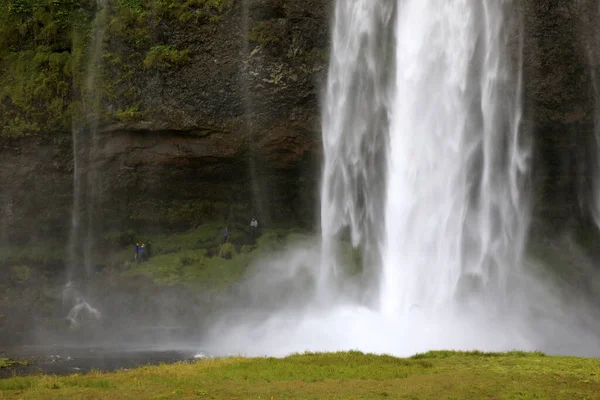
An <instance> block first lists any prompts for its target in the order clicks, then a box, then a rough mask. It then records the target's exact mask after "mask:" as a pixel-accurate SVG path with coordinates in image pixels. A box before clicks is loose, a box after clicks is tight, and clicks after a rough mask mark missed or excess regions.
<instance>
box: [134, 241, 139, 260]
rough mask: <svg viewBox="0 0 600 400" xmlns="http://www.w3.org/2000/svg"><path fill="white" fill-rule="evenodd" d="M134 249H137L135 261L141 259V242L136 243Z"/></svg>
mask: <svg viewBox="0 0 600 400" xmlns="http://www.w3.org/2000/svg"><path fill="white" fill-rule="evenodd" d="M134 251H135V258H134V260H135V261H139V253H140V244H139V243H136V244H135V248H134Z"/></svg>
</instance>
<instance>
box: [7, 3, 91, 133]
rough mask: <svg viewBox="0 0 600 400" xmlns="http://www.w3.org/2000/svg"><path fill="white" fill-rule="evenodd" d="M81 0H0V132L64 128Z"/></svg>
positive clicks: (68, 113)
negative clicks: (74, 34) (73, 34)
mask: <svg viewBox="0 0 600 400" xmlns="http://www.w3.org/2000/svg"><path fill="white" fill-rule="evenodd" d="M83 6H84V2H83V1H78V0H66V1H60V2H59V1H52V2H48V1H45V0H0V122H1V125H0V136H4V137H20V136H26V135H36V134H39V133H41V132H63V131H69V130H70V121H71V117H72V112H73V109H74V108H73V107H72V104H71V91H72V82H73V73H72V72H73V53H74V49H73V36H72V33H73V32H74V31H76V29H75V27H76V25H77V24H81V23H82V21H83V20H85V11H84V9H83V8H82V7H83Z"/></svg>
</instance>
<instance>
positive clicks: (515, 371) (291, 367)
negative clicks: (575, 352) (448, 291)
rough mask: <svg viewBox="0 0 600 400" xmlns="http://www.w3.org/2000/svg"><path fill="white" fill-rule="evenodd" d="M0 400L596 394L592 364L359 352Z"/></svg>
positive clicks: (164, 373)
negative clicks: (405, 356)
mask: <svg viewBox="0 0 600 400" xmlns="http://www.w3.org/2000/svg"><path fill="white" fill-rule="evenodd" d="M0 398H1V399H17V398H18V399H66V398H74V399H75V398H76V399H198V398H254V399H258V398H262V399H280V398H302V399H311V398H331V399H359V398H361V399H362V398H396V399H481V398H491V399H544V398H547V399H598V398H600V360H597V359H582V358H575V357H547V356H544V355H543V354H541V353H522V352H511V353H506V354H496V353H480V352H468V353H462V352H447V351H443V352H430V353H426V354H419V355H416V356H414V357H411V358H406V359H400V358H394V357H390V356H376V355H370V354H362V353H359V352H348V353H329V354H320V353H317V354H314V353H307V354H303V355H292V356H289V357H286V358H284V359H275V358H241V357H234V358H227V359H212V360H202V361H198V362H196V363H189V364H186V363H181V364H175V365H161V366H158V367H141V368H138V369H135V370H130V371H120V372H115V373H109V374H102V373H90V374H87V375H72V376H68V377H51V376H37V377H24V378H10V379H5V380H0Z"/></svg>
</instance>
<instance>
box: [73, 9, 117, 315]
mask: <svg viewBox="0 0 600 400" xmlns="http://www.w3.org/2000/svg"><path fill="white" fill-rule="evenodd" d="M96 6H97V11H96V17H95V19H94V21H93V35H92V38H91V42H90V44H89V54H88V61H87V62H88V64H87V72H86V80H85V86H84V91H83V96H82V97H83V99H82V100H83V105H84V107H83V113H84V116H85V125H84V126H78V125H76V124H74V126H73V162H74V170H73V211H72V215H71V235H70V240H69V245H68V246H69V249H68V254H69V266H68V281H67V284H66V286H65V288H64V290H63V304H64V303H65V299H67V300H74V304H69V305H68V307H72V308H70V313H69V316H68V319H69V320H70V321H71V322H73V323H74V322H75V319H76V318H77V316H78V314H79V312H80V311H81V310H82V309H86V310H88V311H90V313H91V314H92V315H93V316H95V317H98V316H99V315H100V314H99V312H98V311H97V310H96V309H94V308H93V307H91V306H90V305H89V304H88V303H87V302H86V301H85V299H84V297H83V296H82V295H81V293H80V292H79V291H77V292H76V293H77V295H70V294H69V293H71V292H73V291H74V290H76V289H74V288H73V283H72V282H73V280H75V279H88V278H90V277H91V275H92V267H93V243H94V236H93V228H94V219H93V215H94V208H95V205H96V203H97V196H98V192H97V190H96V180H97V170H96V168H95V167H94V165H93V156H94V149H95V147H96V145H97V131H98V121H99V111H100V103H99V101H100V98H99V96H97V87H96V80H97V75H98V65H99V63H100V61H101V59H102V48H103V41H104V33H105V31H106V23H107V17H108V2H107V0H97V1H96ZM83 135H86V137H85V138H83V137H82V136H83ZM84 161H85V162H86V163H87V165H86V168H85V178H86V179H85V181H84V179H83V178H84V176H83V175H84V171H83V168H82V162H84ZM84 183H85V185H84ZM82 200H85V203H84V204H82ZM82 209H85V212H86V213H87V221H86V223H85V224H82V221H81V219H82ZM82 266H83V271H82V272H83V273H81V271H79V270H80V269H81V267H82ZM70 303H72V302H70ZM74 310H76V312H74Z"/></svg>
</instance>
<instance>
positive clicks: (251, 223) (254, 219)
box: [250, 217, 258, 238]
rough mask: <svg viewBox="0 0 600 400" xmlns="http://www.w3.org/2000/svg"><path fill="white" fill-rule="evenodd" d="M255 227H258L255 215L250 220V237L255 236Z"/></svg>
mask: <svg viewBox="0 0 600 400" xmlns="http://www.w3.org/2000/svg"><path fill="white" fill-rule="evenodd" d="M256 228H258V221H257V220H256V217H252V221H250V237H251V238H256Z"/></svg>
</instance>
